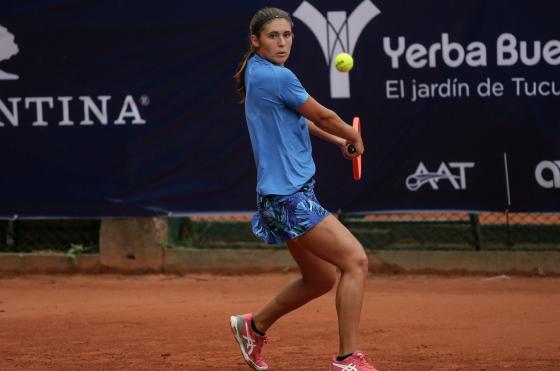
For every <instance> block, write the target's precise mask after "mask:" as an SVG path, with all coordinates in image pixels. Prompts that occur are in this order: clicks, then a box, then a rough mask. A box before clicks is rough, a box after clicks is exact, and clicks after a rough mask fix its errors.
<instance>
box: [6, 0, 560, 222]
mask: <svg viewBox="0 0 560 371" xmlns="http://www.w3.org/2000/svg"><path fill="white" fill-rule="evenodd" d="M263 5H264V4H263V3H262V2H260V1H244V2H237V3H236V2H231V1H207V2H204V3H201V4H196V6H194V5H193V4H192V3H188V2H181V1H175V0H169V1H166V2H164V3H158V4H157V5H155V3H154V2H150V1H143V0H142V1H130V0H122V1H97V2H89V1H76V0H74V1H64V0H62V1H61V0H58V1H50V0H41V1H38V0H31V1H26V2H11V1H8V2H3V3H2V4H0V154H1V155H2V158H3V159H4V161H3V169H2V170H3V171H2V177H1V178H0V217H1V218H14V217H21V218H28V217H119V216H151V215H184V214H189V213H201V212H246V211H251V210H253V209H254V207H255V206H254V203H255V201H254V200H255V185H256V172H255V166H254V161H253V156H252V152H251V145H250V142H249V137H248V133H247V128H246V124H245V118H244V109H243V105H242V104H239V100H238V97H237V96H236V94H235V83H234V81H233V78H232V77H233V74H234V73H235V69H236V66H237V64H238V62H239V61H240V59H241V57H242V55H243V54H244V52H245V51H246V49H247V46H248V42H247V39H248V24H249V21H250V18H251V16H252V15H253V13H254V12H255V11H256V10H257V9H259V8H260V7H262V6H263ZM266 5H268V6H276V7H280V8H283V9H285V10H286V11H288V12H289V13H290V14H292V16H293V19H294V23H295V27H294V34H295V38H294V44H293V47H292V55H291V57H290V60H289V61H288V63H287V65H286V66H287V67H288V68H290V69H292V70H293V71H294V72H295V73H296V75H297V76H298V77H299V79H300V80H301V81H302V83H303V85H304V86H305V88H306V89H307V90H308V92H309V93H310V94H311V95H312V96H313V97H314V98H316V99H317V100H318V101H319V102H320V103H322V104H323V105H325V106H327V107H329V108H332V109H333V110H334V111H336V112H337V113H338V114H339V115H340V116H341V117H342V118H344V119H345V120H346V121H347V122H351V120H352V117H354V116H360V117H361V120H362V126H363V137H364V142H365V145H366V153H365V154H364V158H363V165H364V170H363V179H362V180H361V181H360V182H355V181H354V180H353V179H352V170H351V165H350V163H349V162H348V161H347V160H345V159H343V158H342V157H341V156H340V151H339V150H338V149H337V148H334V147H333V146H332V145H331V144H328V143H325V142H321V141H319V140H315V139H314V140H313V145H314V158H315V161H316V163H317V174H316V178H317V194H318V197H319V199H320V200H321V202H322V203H323V204H324V205H325V206H326V207H327V208H329V209H330V210H333V211H335V210H339V209H342V210H345V211H353V212H362V211H415V210H428V211H429V210H465V211H466V210H472V211H503V210H509V211H541V212H544V211H551V212H552V211H559V210H560V146H559V145H558V144H559V139H558V138H560V135H559V134H560V116H559V115H558V113H557V112H558V103H559V99H560V78H559V76H560V74H559V73H558V72H559V68H560V67H559V66H560V28H558V26H557V21H556V14H557V10H560V5H554V4H553V3H550V2H544V1H526V0H523V1H516V2H511V1H505V0H498V1H492V2H488V1H483V0H469V1H454V2H449V1H443V0H430V1H424V2H413V1H404V0H390V1H389V0H355V1H354V0H348V1H344V2H342V3H341V2H340V1H330V0H325V1H314V0H310V1H301V0H297V1H272V2H270V3H267V4H266ZM340 52H348V53H350V54H352V55H353V57H354V60H355V64H354V68H353V69H352V70H351V71H350V72H349V73H341V72H338V71H337V70H336V69H335V68H334V66H333V63H332V61H333V59H334V56H336V55H337V54H338V53H340Z"/></svg>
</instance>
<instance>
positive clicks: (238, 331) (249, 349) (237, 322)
mask: <svg viewBox="0 0 560 371" xmlns="http://www.w3.org/2000/svg"><path fill="white" fill-rule="evenodd" d="M252 319H253V315H252V314H251V313H248V314H243V315H240V316H231V317H230V318H229V323H230V325H231V330H232V331H233V336H234V337H235V340H237V342H238V343H239V347H240V348H241V354H242V355H243V358H244V359H245V362H247V364H248V365H249V366H251V368H253V370H268V365H267V364H266V362H265V361H264V360H263V358H262V355H261V350H262V347H263V345H264V343H266V340H267V339H266V336H261V335H259V334H257V333H256V332H255V331H253V329H252V328H251V320H252Z"/></svg>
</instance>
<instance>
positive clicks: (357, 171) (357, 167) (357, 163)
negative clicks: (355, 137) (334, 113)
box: [348, 116, 362, 181]
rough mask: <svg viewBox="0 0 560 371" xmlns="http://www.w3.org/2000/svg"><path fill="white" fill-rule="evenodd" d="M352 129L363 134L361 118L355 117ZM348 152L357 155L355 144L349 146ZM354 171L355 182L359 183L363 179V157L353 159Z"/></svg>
mask: <svg viewBox="0 0 560 371" xmlns="http://www.w3.org/2000/svg"><path fill="white" fill-rule="evenodd" d="M352 127H353V128H354V130H356V131H358V133H360V134H361V133H362V124H361V121H360V118H359V117H357V116H356V117H354V119H353V120H352ZM348 152H350V153H355V152H356V147H354V145H353V144H350V145H349V146H348ZM352 170H353V172H354V180H356V181H358V180H360V179H362V155H359V156H358V157H356V158H354V159H352Z"/></svg>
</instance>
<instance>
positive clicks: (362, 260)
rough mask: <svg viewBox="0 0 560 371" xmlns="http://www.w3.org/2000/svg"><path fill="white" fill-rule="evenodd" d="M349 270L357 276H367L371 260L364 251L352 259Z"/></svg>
mask: <svg viewBox="0 0 560 371" xmlns="http://www.w3.org/2000/svg"><path fill="white" fill-rule="evenodd" d="M349 270H351V271H352V272H354V273H356V274H360V275H363V276H364V277H365V276H367V273H368V270H369V259H368V256H367V254H366V253H365V252H364V251H361V252H360V253H357V254H356V255H355V256H353V257H352V259H351V261H350V263H349Z"/></svg>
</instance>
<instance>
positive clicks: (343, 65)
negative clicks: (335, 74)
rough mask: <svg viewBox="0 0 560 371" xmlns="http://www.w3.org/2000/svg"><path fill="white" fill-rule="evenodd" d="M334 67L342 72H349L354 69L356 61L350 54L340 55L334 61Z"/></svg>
mask: <svg viewBox="0 0 560 371" xmlns="http://www.w3.org/2000/svg"><path fill="white" fill-rule="evenodd" d="M334 65H335V67H336V69H337V70H339V71H340V72H348V71H350V70H351V69H352V67H354V59H353V58H352V56H351V55H350V54H348V53H340V54H339V55H337V56H336V58H335V59H334Z"/></svg>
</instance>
